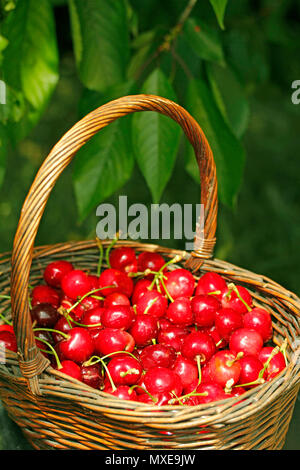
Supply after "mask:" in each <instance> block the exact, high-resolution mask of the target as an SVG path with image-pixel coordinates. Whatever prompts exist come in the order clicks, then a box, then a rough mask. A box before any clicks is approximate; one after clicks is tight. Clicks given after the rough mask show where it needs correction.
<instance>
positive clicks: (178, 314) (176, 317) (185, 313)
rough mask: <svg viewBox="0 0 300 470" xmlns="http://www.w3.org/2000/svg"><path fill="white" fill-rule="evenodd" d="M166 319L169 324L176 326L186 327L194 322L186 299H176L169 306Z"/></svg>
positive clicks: (188, 300)
mask: <svg viewBox="0 0 300 470" xmlns="http://www.w3.org/2000/svg"><path fill="white" fill-rule="evenodd" d="M166 317H167V319H168V320H170V322H171V323H173V324H174V325H178V326H188V325H191V324H192V323H193V321H194V314H193V311H192V307H191V301H190V299H188V298H187V297H177V299H175V300H174V302H171V303H170V304H169V307H168V309H167V312H166Z"/></svg>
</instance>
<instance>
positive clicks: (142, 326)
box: [129, 314, 158, 347]
mask: <svg viewBox="0 0 300 470" xmlns="http://www.w3.org/2000/svg"><path fill="white" fill-rule="evenodd" d="M129 333H130V334H131V335H132V337H133V339H134V341H135V343H136V345H137V347H142V346H147V345H148V344H151V343H152V340H154V339H156V337H157V334H158V326H157V319H156V318H155V317H152V316H151V315H144V314H142V315H137V316H136V317H135V320H134V322H133V324H132V326H131V328H130V329H129Z"/></svg>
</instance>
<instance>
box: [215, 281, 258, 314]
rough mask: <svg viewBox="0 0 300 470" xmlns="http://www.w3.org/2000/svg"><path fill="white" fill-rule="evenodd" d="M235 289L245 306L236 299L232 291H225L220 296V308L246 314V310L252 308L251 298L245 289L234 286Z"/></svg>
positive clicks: (236, 296) (235, 294)
mask: <svg viewBox="0 0 300 470" xmlns="http://www.w3.org/2000/svg"><path fill="white" fill-rule="evenodd" d="M236 288H237V290H238V292H239V296H240V297H241V298H242V299H243V301H244V302H245V303H246V305H245V303H244V302H242V301H241V300H240V299H239V298H238V295H237V293H236V292H235V291H234V290H231V289H227V291H225V292H223V295H222V307H224V308H232V309H233V310H236V311H237V312H239V313H246V312H248V308H250V307H251V306H252V296H251V294H250V292H249V291H248V290H247V289H246V288H245V287H243V286H236ZM247 307H248V308H247Z"/></svg>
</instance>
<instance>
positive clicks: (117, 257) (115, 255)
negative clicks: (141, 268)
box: [109, 246, 137, 273]
mask: <svg viewBox="0 0 300 470" xmlns="http://www.w3.org/2000/svg"><path fill="white" fill-rule="evenodd" d="M109 262H110V266H111V267H112V268H113V269H118V270H119V271H123V272H125V273H130V272H136V271H137V259H136V255H135V251H134V249H133V248H131V247H129V246H120V247H117V248H114V249H113V250H112V251H111V252H110V254H109Z"/></svg>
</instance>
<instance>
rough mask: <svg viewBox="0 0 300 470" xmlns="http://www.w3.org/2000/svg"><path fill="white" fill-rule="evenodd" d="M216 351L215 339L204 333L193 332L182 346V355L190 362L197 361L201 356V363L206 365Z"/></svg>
mask: <svg viewBox="0 0 300 470" xmlns="http://www.w3.org/2000/svg"><path fill="white" fill-rule="evenodd" d="M215 351H216V346H215V342H214V341H213V339H212V338H211V337H210V336H209V335H208V334H207V333H203V332H202V331H192V332H191V333H190V334H189V335H188V336H187V337H186V338H185V339H184V342H183V345H182V349H181V353H182V355H183V356H184V357H185V358H187V359H190V360H196V358H197V356H200V362H201V363H203V364H204V363H206V362H207V361H209V359H210V358H211V357H212V355H213V354H214V353H215Z"/></svg>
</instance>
